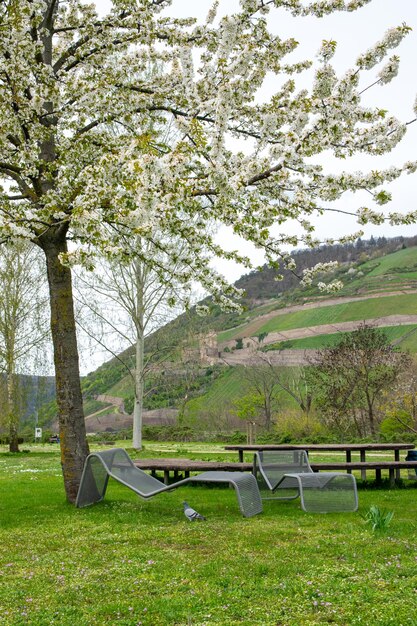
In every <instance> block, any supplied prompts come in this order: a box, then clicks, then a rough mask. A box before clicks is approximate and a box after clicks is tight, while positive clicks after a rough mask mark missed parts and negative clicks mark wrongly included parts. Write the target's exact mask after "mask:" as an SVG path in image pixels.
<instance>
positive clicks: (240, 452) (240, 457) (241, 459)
mask: <svg viewBox="0 0 417 626" xmlns="http://www.w3.org/2000/svg"><path fill="white" fill-rule="evenodd" d="M239 463H243V450H239Z"/></svg>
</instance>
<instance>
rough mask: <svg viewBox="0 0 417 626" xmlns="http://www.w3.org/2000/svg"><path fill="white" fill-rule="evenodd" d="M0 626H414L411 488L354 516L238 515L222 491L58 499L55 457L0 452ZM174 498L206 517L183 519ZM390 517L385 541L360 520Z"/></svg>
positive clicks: (276, 509) (281, 508)
mask: <svg viewBox="0 0 417 626" xmlns="http://www.w3.org/2000/svg"><path fill="white" fill-rule="evenodd" d="M0 467H1V471H0V489H1V492H2V498H1V500H0V509H1V511H0V513H1V517H2V525H1V527H0V563H1V565H0V572H1V574H2V576H1V577H0V624H1V625H4V626H23V625H26V624H30V625H31V626H45V625H46V624H59V626H74V624H77V626H104V625H106V624H109V625H110V624H120V625H121V626H137V625H138V624H140V625H142V626H168V625H172V626H174V625H178V626H182V625H186V624H188V625H193V626H203V625H204V624H210V625H211V624H213V625H217V626H253V625H254V624H259V625H260V624H262V626H277V624H282V625H283V624H285V625H286V626H300V625H301V624H302V625H303V626H321V625H322V624H328V623H333V624H338V625H340V626H342V625H343V626H362V625H363V624H372V626H399V625H404V626H405V625H406V624H410V626H411V625H412V624H414V623H415V612H414V609H413V607H414V606H415V595H416V594H415V583H416V560H417V549H416V544H415V541H414V538H415V526H416V518H417V499H416V497H415V495H416V493H417V491H416V489H415V488H408V489H396V490H386V489H381V490H369V489H368V490H367V489H361V490H360V491H359V503H360V509H359V513H350V514H327V515H317V514H316V515H314V514H306V513H304V512H303V511H301V509H300V505H299V502H298V501H297V500H296V501H290V502H270V501H269V502H265V503H264V513H263V514H262V515H259V516H256V517H254V518H250V519H245V518H243V517H242V516H241V515H240V513H239V511H238V507H237V504H236V496H235V493H234V491H233V490H231V489H227V488H226V489H222V488H218V487H216V488H209V487H205V486H203V485H198V486H196V487H184V488H181V489H178V490H175V491H172V492H168V493H164V494H161V495H160V496H158V497H156V498H154V499H152V500H150V501H141V500H139V499H138V498H137V497H136V496H135V495H134V494H133V493H132V492H130V491H129V490H127V489H125V488H123V487H122V486H121V485H117V484H115V483H113V482H110V484H109V489H108V493H107V495H106V498H105V501H104V502H103V503H101V504H98V505H95V506H93V507H89V508H86V509H82V510H77V509H74V507H73V506H71V505H69V504H66V503H65V502H64V493H63V487H62V478H61V471H60V465H59V454H58V453H55V454H28V455H20V456H15V457H11V456H7V455H0ZM183 499H186V500H187V501H189V502H190V504H191V505H192V506H193V507H195V508H196V509H197V510H198V511H201V512H202V513H203V514H205V515H206V517H207V521H206V522H202V523H194V524H191V523H189V522H188V521H187V520H186V519H185V517H184V515H183V512H182V500H183ZM371 505H377V506H379V507H380V508H381V509H388V510H391V511H394V513H395V515H394V519H393V521H392V523H391V527H390V529H389V532H388V533H386V534H374V533H372V531H371V530H370V529H369V528H368V527H366V526H365V525H364V523H363V520H362V518H361V516H360V515H361V514H365V513H366V511H368V510H369V507H370V506H371Z"/></svg>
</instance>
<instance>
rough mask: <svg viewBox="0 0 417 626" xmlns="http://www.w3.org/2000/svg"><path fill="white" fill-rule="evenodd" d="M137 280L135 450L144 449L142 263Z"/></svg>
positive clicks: (138, 264)
mask: <svg viewBox="0 0 417 626" xmlns="http://www.w3.org/2000/svg"><path fill="white" fill-rule="evenodd" d="M135 278H136V314H135V320H134V321H135V329H136V363H135V405H134V407H133V447H134V448H135V450H141V449H142V417H143V391H144V389H143V388H144V379H143V368H144V365H143V364H144V347H145V345H144V344H145V337H144V302H143V286H144V281H143V277H142V270H141V267H140V263H139V262H137V263H135Z"/></svg>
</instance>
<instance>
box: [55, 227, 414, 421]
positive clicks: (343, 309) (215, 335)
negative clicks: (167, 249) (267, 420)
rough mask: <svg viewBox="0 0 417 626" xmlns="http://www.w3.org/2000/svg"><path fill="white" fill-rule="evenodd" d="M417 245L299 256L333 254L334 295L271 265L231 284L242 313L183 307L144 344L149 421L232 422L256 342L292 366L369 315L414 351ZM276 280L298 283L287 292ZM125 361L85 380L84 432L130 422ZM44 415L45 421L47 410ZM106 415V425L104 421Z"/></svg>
mask: <svg viewBox="0 0 417 626" xmlns="http://www.w3.org/2000/svg"><path fill="white" fill-rule="evenodd" d="M416 243H417V238H413V239H411V240H404V239H403V238H401V239H395V240H384V239H381V240H373V241H372V240H371V242H360V243H359V244H358V245H355V246H353V245H347V246H333V247H330V246H327V247H325V248H323V250H321V251H301V252H297V253H295V256H297V262H298V263H300V264H301V267H302V266H303V265H304V266H305V267H307V266H311V265H312V264H315V263H317V262H319V260H334V259H335V258H336V259H337V260H339V267H338V269H337V270H336V271H335V272H334V274H333V275H332V276H330V277H326V278H331V279H333V278H334V279H340V280H342V282H343V283H344V287H343V289H342V290H341V291H340V292H339V293H338V294H337V296H335V295H333V296H323V294H322V293H321V292H319V291H318V290H317V288H316V287H314V286H312V287H309V288H308V289H307V288H304V289H303V288H301V287H300V286H299V282H295V281H298V279H295V277H294V276H293V275H292V274H291V276H290V273H288V272H287V274H286V276H285V278H284V281H283V283H277V282H276V281H274V280H273V274H274V270H271V269H266V270H265V271H263V272H252V273H250V274H248V275H247V276H243V277H242V278H241V279H239V281H238V282H237V284H238V285H239V286H240V287H243V288H245V290H246V293H245V297H244V300H243V305H244V311H243V313H242V314H240V315H238V314H225V313H223V312H222V311H221V310H220V309H219V308H218V307H215V306H213V305H211V304H210V301H207V302H208V303H209V305H210V307H211V314H210V315H209V316H207V317H206V318H201V317H198V316H197V315H196V314H195V313H194V312H193V311H190V312H188V313H186V314H183V315H181V316H179V317H178V318H177V319H175V320H174V321H172V322H170V323H169V324H167V325H166V326H165V327H164V328H161V329H159V330H158V331H157V332H155V333H154V334H153V335H151V336H150V337H149V338H148V339H147V342H146V350H147V353H148V354H151V352H153V351H157V352H158V351H159V353H164V360H163V363H162V364H159V365H158V363H157V361H156V360H155V362H154V365H153V371H152V374H151V375H150V376H149V377H148V379H147V390H146V391H147V393H146V397H145V406H146V408H147V409H148V410H149V411H152V412H153V413H150V414H149V416H150V417H149V422H148V423H152V424H162V425H163V424H167V423H172V420H173V419H175V415H178V414H180V415H183V416H188V417H189V418H192V419H196V418H197V415H198V414H201V412H202V411H204V412H205V414H206V416H208V418H210V415H211V414H213V415H215V414H217V415H218V414H219V412H223V413H225V414H226V413H228V417H227V418H226V417H225V420H226V422H227V421H228V420H230V410H229V409H230V406H229V405H230V403H231V402H232V401H233V398H236V397H239V396H240V395H242V376H240V375H239V374H238V369H236V366H238V365H248V363H249V360H250V362H251V363H253V362H254V352H253V349H254V346H256V345H258V344H259V338H260V339H261V343H262V346H261V348H262V350H263V351H265V352H268V358H269V359H270V360H271V362H273V363H276V364H277V365H284V366H286V365H296V364H302V363H304V362H305V358H306V354H305V351H306V350H307V351H312V350H313V351H314V350H316V349H318V348H322V347H324V346H326V345H330V344H331V343H332V342H334V341H335V340H336V339H337V337H338V334H339V333H340V332H349V331H351V330H353V329H354V328H355V327H356V326H357V325H358V323H360V322H362V321H363V320H367V321H368V322H371V323H373V324H374V325H377V326H379V327H381V328H383V329H384V330H386V331H387V333H388V336H389V337H390V339H391V340H392V341H393V342H395V343H396V344H398V345H400V346H401V347H404V348H405V349H408V350H409V351H410V352H412V353H414V352H417V332H415V331H416V329H417V246H416V245H415V244H416ZM410 244H413V245H410ZM332 250H333V257H332V255H331V252H332ZM320 255H321V256H320ZM308 259H310V261H308ZM283 284H284V285H293V284H295V285H296V286H295V287H291V286H290V287H288V289H286V290H284V289H283ZM277 285H278V287H277ZM273 288H274V289H275V296H274V297H272V296H273ZM263 294H264V295H263ZM258 347H259V346H258ZM308 354H310V352H309V353H308ZM123 360H124V361H126V362H127V363H128V364H130V365H132V362H133V356H132V353H131V351H129V350H128V351H126V352H125V353H123V354H122V355H120V359H112V360H110V361H109V362H107V363H105V364H103V365H102V366H100V367H99V368H98V369H97V370H96V371H95V372H92V373H91V374H89V375H88V376H86V377H85V378H84V379H83V383H82V384H83V392H84V397H85V409H86V415H87V416H90V417H88V419H87V424H90V425H91V429H94V430H100V429H101V430H105V429H106V428H107V429H108V428H111V426H109V424H111V423H114V425H115V426H116V424H117V423H123V427H125V426H126V424H127V425H128V423H129V419H126V418H127V416H128V414H129V413H130V412H131V410H132V407H133V387H132V382H131V377H130V376H129V375H127V374H126V368H125V367H124V366H123V364H122V362H121V361H123ZM233 369H235V371H233ZM100 394H101V395H103V394H105V395H107V396H113V397H116V398H122V399H123V400H124V410H123V413H122V414H121V413H120V409H119V407H117V406H115V405H114V404H113V405H109V403H108V402H107V403H106V402H102V401H100V400H99V399H98V396H100ZM50 408H51V407H50ZM46 413H47V414H48V419H46V420H45V421H48V420H50V417H51V411H50V410H49V411H47V412H46ZM111 415H113V422H112V419H111V418H110V421H109V419H108V417H109V416H111ZM96 416H98V417H96ZM100 416H101V417H100ZM105 416H108V417H105ZM45 418H46V414H45ZM145 421H146V420H145ZM232 421H233V420H232ZM119 427H121V426H119Z"/></svg>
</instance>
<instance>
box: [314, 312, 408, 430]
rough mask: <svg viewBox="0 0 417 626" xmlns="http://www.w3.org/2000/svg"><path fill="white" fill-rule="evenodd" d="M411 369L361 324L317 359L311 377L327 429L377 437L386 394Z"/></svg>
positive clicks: (399, 354)
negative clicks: (329, 427) (379, 412)
mask: <svg viewBox="0 0 417 626" xmlns="http://www.w3.org/2000/svg"><path fill="white" fill-rule="evenodd" d="M410 364H411V358H410V356H409V355H408V354H406V353H404V352H400V351H399V350H397V349H396V348H394V347H393V346H392V345H391V344H390V342H389V340H388V338H387V336H386V335H385V334H384V333H383V332H382V331H381V330H379V329H376V328H373V327H372V326H370V325H368V324H366V323H363V324H362V325H361V326H359V328H358V329H357V330H355V331H354V332H352V333H344V334H343V335H342V337H341V339H340V341H339V342H338V343H337V345H335V346H333V347H331V348H327V349H325V350H321V351H319V353H318V356H317V359H316V362H315V368H314V370H313V371H312V375H313V379H314V384H315V386H316V388H317V394H318V395H317V404H318V406H319V407H320V410H321V412H322V415H323V416H324V418H325V419H327V421H328V423H329V425H331V426H333V427H336V428H337V429H338V430H339V431H340V432H348V431H349V430H350V431H352V429H353V430H354V431H355V432H356V434H357V435H359V436H364V435H367V434H371V435H373V436H375V435H376V433H377V424H378V408H379V405H380V403H381V401H382V399H383V393H384V392H385V391H386V390H387V389H390V388H391V387H392V385H393V384H394V383H395V382H396V381H397V380H398V378H399V376H400V374H401V373H402V372H404V371H405V370H407V368H409V366H410Z"/></svg>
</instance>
